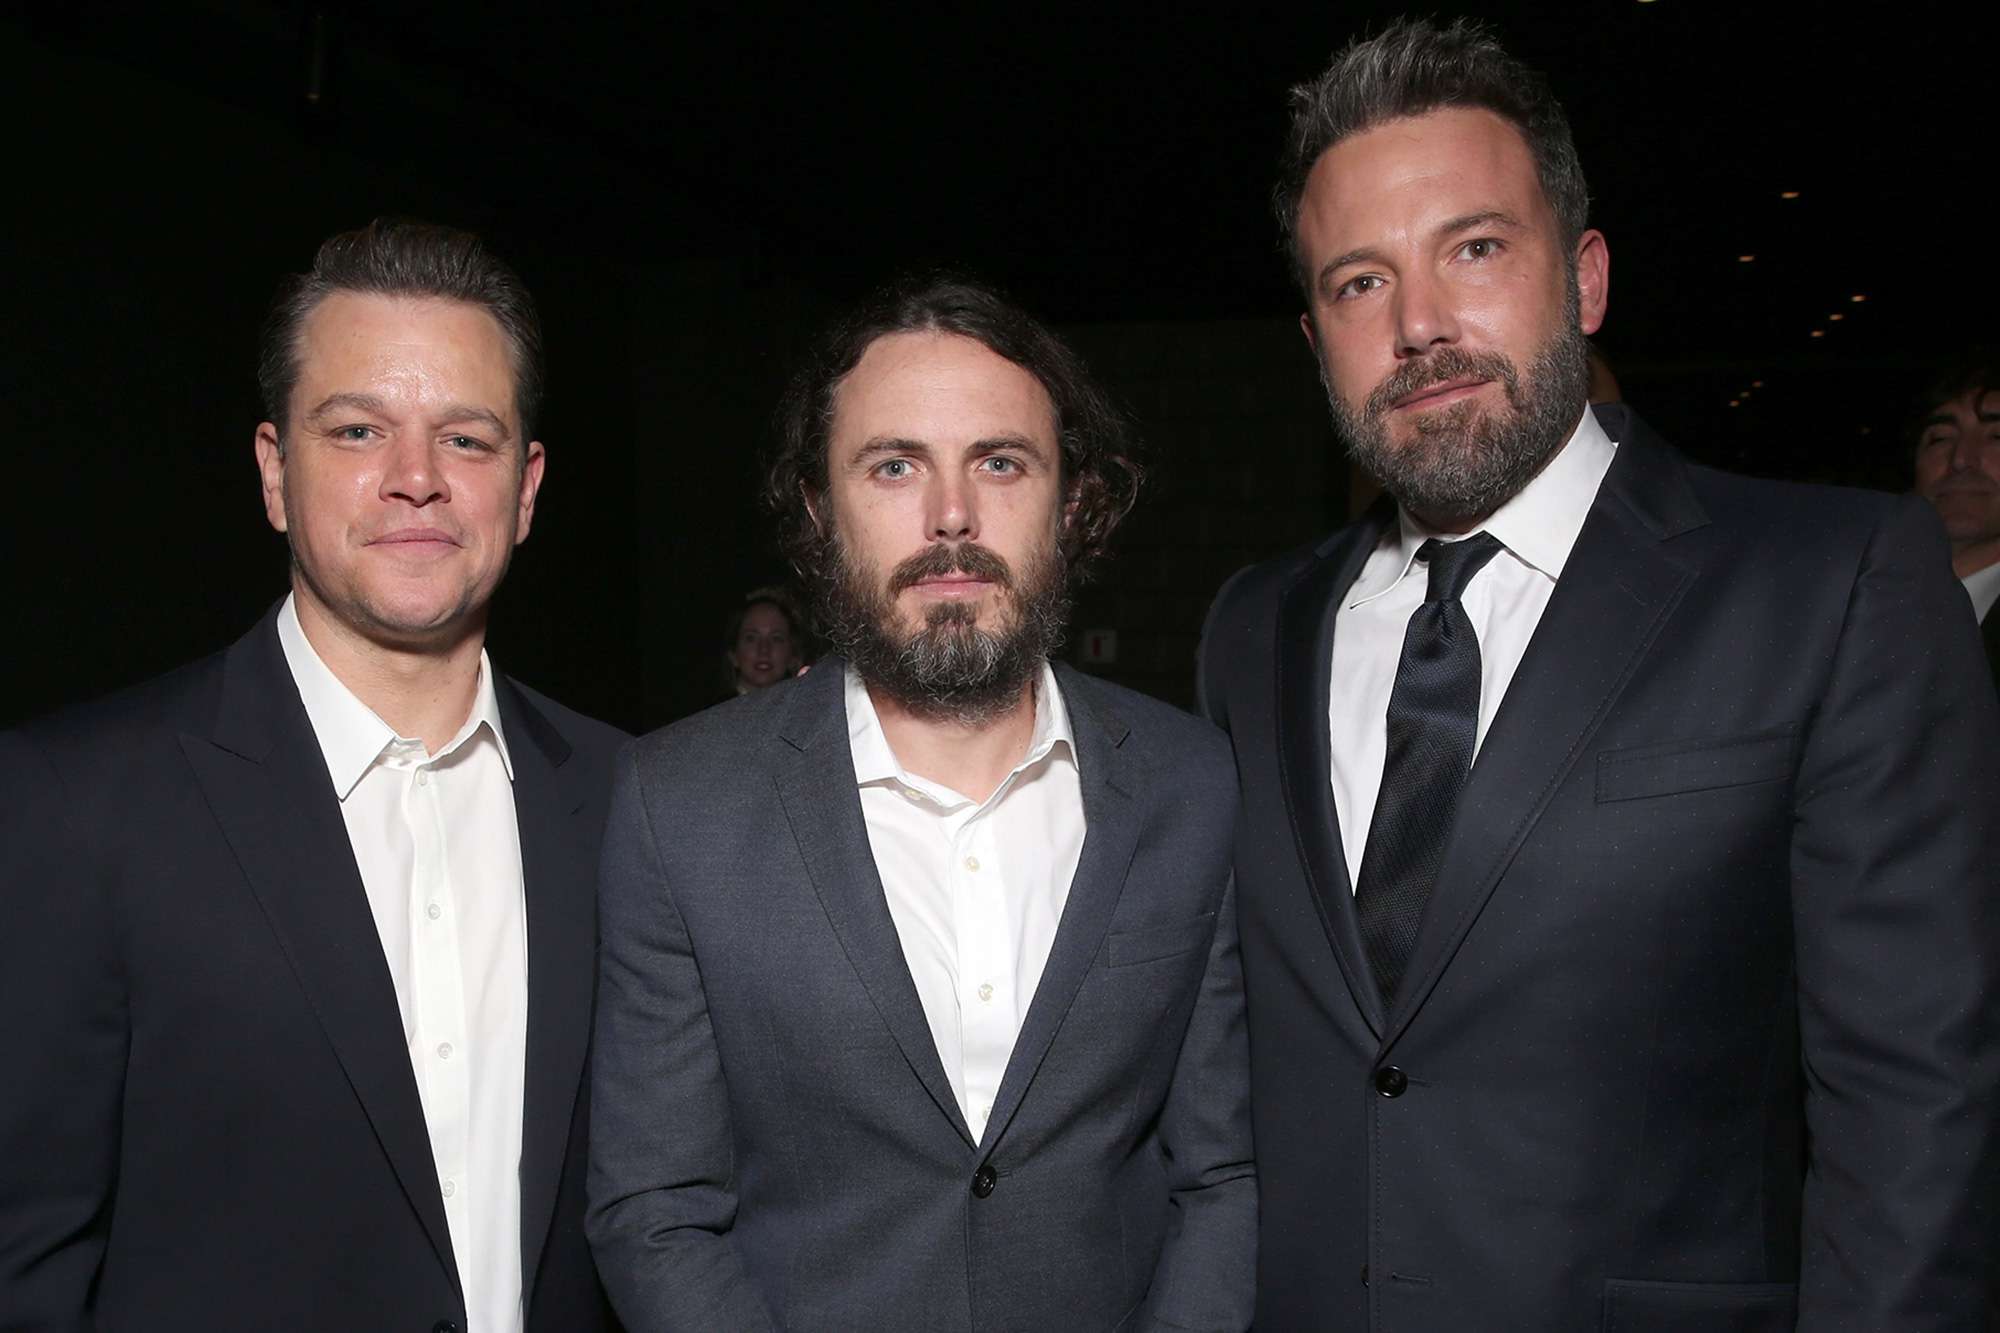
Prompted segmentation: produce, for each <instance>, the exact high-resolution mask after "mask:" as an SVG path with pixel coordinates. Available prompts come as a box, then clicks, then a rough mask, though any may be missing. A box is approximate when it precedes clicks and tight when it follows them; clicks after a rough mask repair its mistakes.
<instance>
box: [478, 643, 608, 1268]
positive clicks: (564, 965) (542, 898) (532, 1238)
mask: <svg viewBox="0 0 2000 1333" xmlns="http://www.w3.org/2000/svg"><path fill="white" fill-rule="evenodd" d="M494 694H495V697H496V698H497V699H498V701H499V704H500V724H501V725H502V726H503V727H505V728H506V729H507V738H508V753H509V755H510V756H511V757H512V759H513V760H514V822H515V826H516V827H517V828H518V829H519V831H520V837H521V887H522V891H523V893H524V894H525V896H526V899H527V918H528V1040H527V1057H526V1067H525V1069H524V1070H523V1080H522V1087H523V1090H524V1091H523V1097H522V1108H521V1290H522V1301H523V1304H524V1307H525V1306H527V1305H528V1304H529V1303H531V1302H532V1300H533V1297H534V1279H535V1272H536V1270H537V1269H538V1268H539V1267H540V1264H541V1257H542V1250H543V1247H544V1246H545V1245H546V1243H547V1241H548V1234H549V1224H550V1221H551V1219H552V1218H553V1217H554V1216H555V1203H556V1192H557V1190H558V1188H559V1187H560V1185H561V1182H562V1170H563V1159H564V1157H565V1156H566V1155H567V1154H568V1152H569V1139H570V1125H571V1120H572V1118H573V1117H574V1116H575V1114H576V1099H577V1092H578V1089H579V1088H580V1087H581V1086H582V1083H583V1061H584V1052H585V1050H586V1049H587V1048H588V1046H589V1043H590V1009H591V992H592V983H593V981H594V978H595V951H596V943H597V940H596V935H597V896H596V871H597V866H596V862H595V858H594V857H593V856H592V855H591V847H590V837H589V834H590V830H589V829H587V828H585V827H583V823H584V818H583V814H582V812H583V809H584V806H585V804H586V801H587V799H588V795H589V793H588V791H587V789H586V782H585V779H586V776H587V775H585V774H583V773H581V772H579V771H578V770H577V768H576V766H575V765H574V764H571V763H569V762H568V761H569V757H570V746H569V743H568V742H567V741H566V740H564V739H563V737H562V735H561V733H559V732H558V731H557V730H556V729H555V727H554V725H553V724H552V723H550V722H549V721H548V719H547V718H546V717H544V716H543V714H542V713H541V711H540V710H538V709H537V708H536V707H535V706H534V705H533V704H532V703H530V702H529V700H528V698H527V696H525V695H524V694H522V693H521V691H520V689H519V688H518V687H516V686H515V685H514V683H513V682H512V681H510V680H508V679H506V678H505V677H501V678H500V679H498V680H496V681H495V682H494ZM600 817H601V816H600Z"/></svg>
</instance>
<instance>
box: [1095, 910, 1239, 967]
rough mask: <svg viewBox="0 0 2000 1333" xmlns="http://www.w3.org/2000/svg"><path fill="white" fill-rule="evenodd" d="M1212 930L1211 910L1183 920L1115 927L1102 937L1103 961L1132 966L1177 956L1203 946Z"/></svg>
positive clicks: (1109, 965) (1108, 963) (1115, 964)
mask: <svg viewBox="0 0 2000 1333" xmlns="http://www.w3.org/2000/svg"><path fill="white" fill-rule="evenodd" d="M1214 934H1215V913H1213V912H1203V913H1202V914H1201V915H1200V916H1197V917H1190V918H1189V919H1188V920H1186V921H1170V922H1168V923H1167V924H1166V925H1164V926H1144V927H1141V928H1140V929H1138V930H1114V931H1112V932H1111V933H1110V934H1108V935H1106V936H1105V937H1104V965H1105V966H1106V967H1131V966H1133V965H1134V964H1137V963H1152V962H1157V961H1158V960H1160V959H1162V958H1178V957H1180V955H1182V954H1184V953H1187V952H1188V951H1189V950H1191V949H1200V948H1205V947H1206V946H1207V944H1208V942H1209V940H1210V938H1211V937H1213V936H1214Z"/></svg>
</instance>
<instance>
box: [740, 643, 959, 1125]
mask: <svg viewBox="0 0 2000 1333" xmlns="http://www.w3.org/2000/svg"><path fill="white" fill-rule="evenodd" d="M846 671H847V669H846V664H845V663H843V662H842V661H841V660H840V659H839V658H837V657H829V658H825V659H822V660H821V661H820V663H819V664H818V665H817V666H815V667H814V668H813V670H812V671H811V672H809V673H808V674H807V675H806V677H805V678H804V679H803V680H801V681H799V682H798V683H797V684H796V685H792V686H790V687H789V689H790V691H791V695H790V697H789V698H788V699H786V701H785V705H784V712H783V716H782V717H781V718H780V719H779V731H778V735H779V739H780V741H781V742H782V743H783V744H784V745H786V746H787V747H789V749H790V753H789V754H788V755H786V756H785V757H784V758H782V759H781V760H780V762H779V764H778V766H777V771H776V775H775V776H776V781H777V785H778V796H779V799H780V800H781V801H782V802H783V804H784V807H785V817H786V819H787V820H788V821H789V822H790V824H791V828H792V836H793V838H794V839H795V840H796V842H797V843H798V848H799V857H800V859H802V860H803V861H804V862H805V867H806V874H807V875H808V876H809V877H810V878H811V879H812V884H813V890H814V892H816V893H817V894H818V895H819V901H820V906H821V908H822V909H823V910H824V911H825V912H826V918H827V921H828V922H829V923H830V924H831V925H832V926H833V933H834V935H835V936H836V937H838V938H839V940H840V947H841V950H842V951H843V952H844V953H845V954H846V955H847V961H848V964H849V965H850V966H852V967H853V968H854V971H855V973H856V974H857V975H858V976H859V977H860V978H861V984H862V986H863V987H865V988H866V989H867V991H868V998H869V999H870V1000H871V1001H872V1002H873V1003H874V1005H875V1011H876V1012H877V1013H878V1014H880V1015H881V1017H882V1022H883V1023H884V1024H885V1025H886V1026H887V1027H888V1029H889V1031H890V1033H891V1034H892V1035H893V1036H894V1037H895V1039H896V1044H897V1045H898V1046H899V1047H901V1048H902V1052H903V1058H904V1060H906V1061H908V1063H909V1066H910V1071H911V1072H912V1073H914V1074H915V1075H916V1076H917V1081H918V1082H920V1083H921V1084H922V1085H923V1087H924V1090H925V1091H926V1092H928V1093H929V1094H930V1098H931V1100H932V1101H933V1102H935V1103H937V1107H938V1110H939V1111H941V1112H943V1114H944V1116H945V1118H946V1119H948V1120H950V1121H951V1124H952V1128H954V1129H956V1130H957V1131H958V1134H959V1137H961V1138H963V1139H964V1140H965V1142H966V1145H967V1146H968V1147H970V1146H972V1132H971V1130H969V1129H968V1128H967V1127H966V1123H965V1117H964V1115H962V1114H961V1113H960V1111H959V1109H958V1099H957V1098H956V1097H954V1096H953V1095H952V1091H951V1081H950V1080H949V1079H947V1078H946V1077H945V1073H944V1063H943V1062H942V1061H941V1060H940V1059H939V1058H938V1053H937V1043H936V1042H935V1041H933V1040H932V1038H931V1028H930V1023H929V1021H928V1020H927V1019H926V1018H925V1017H924V1006H923V1001H921V1000H920V999H918V998H917V985H916V982H915V981H913V980H912V979H911V977H910V965H909V963H908V962H906V961H905V960H904V958H903V942H902V940H901V938H900V937H899V936H898V935H897V934H896V923H895V920H894V919H893V918H892V917H890V915H889V900H888V898H887V896H886V895H885V894H884V893H883V891H882V881H881V878H880V876H878V875H877V874H876V872H875V855H874V852H873V851H872V849H871V848H870V847H869V845H868V827H867V825H866V824H865V823H863V822H862V817H861V794H860V791H859V790H858V789H857V788H856V786H855V779H854V756H853V753H852V751H851V750H849V748H848V743H847V707H846V700H845V698H844V690H845V679H846Z"/></svg>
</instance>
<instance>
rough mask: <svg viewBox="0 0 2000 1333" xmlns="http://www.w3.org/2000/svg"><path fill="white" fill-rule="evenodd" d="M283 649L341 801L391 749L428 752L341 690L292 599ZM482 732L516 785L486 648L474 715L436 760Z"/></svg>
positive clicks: (282, 628)
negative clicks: (399, 747)
mask: <svg viewBox="0 0 2000 1333" xmlns="http://www.w3.org/2000/svg"><path fill="white" fill-rule="evenodd" d="M278 646H279V647H280V648H282V649H283V650H284V653H285V665H286V666H288V667H290V668H291V672H292V681H293V683H294V684H296V685H297V686H298V689H299V700H300V702H302V703H303V704H304V705H305V708H306V719H307V720H308V721H309V722H311V723H312V729H313V735H314V737H315V738H317V739H318V741H319V752H320V756H321V757H322V758H323V759H325V760H326V771H327V776H328V777H330V778H332V779H333V790H334V793H335V794H336V795H337V796H339V798H340V799H341V800H343V801H345V800H346V799H347V798H348V795H349V794H350V793H351V792H353V790H354V787H355V784H357V783H359V782H360V781H361V779H362V778H363V777H364V776H365V775H366V774H367V772H368V770H369V769H370V768H371V767H372V766H373V765H374V764H375V761H376V760H378V759H380V758H381V757H382V755H383V753H384V752H385V751H387V750H388V749H389V748H390V747H391V746H394V745H396V744H397V743H398V742H401V743H402V744H403V745H406V746H407V745H414V746H416V751H415V752H416V753H419V754H421V753H422V752H423V743H422V742H421V741H413V740H410V739H408V738H407V737H402V736H398V735H397V734H396V729H395V728H394V727H392V726H390V725H389V724H388V723H387V722H384V721H383V720H382V719H381V717H380V716H379V715H378V714H377V713H376V712H375V710H374V709H372V708H370V707H369V706H368V705H367V704H364V703H362V702H361V700H359V699H357V698H355V696H354V692H353V691H352V690H350V689H348V688H347V686H345V685H343V684H341V682H340V678H339V677H338V676H336V675H334V674H333V669H332V668H331V667H329V666H327V664H326V663H325V662H324V661H322V660H321V658H320V655H319V652H318V651H317V650H316V649H315V648H314V647H313V646H312V642H311V641H310V640H309V639H307V638H306V633H305V630H304V628H303V627H302V626H300V624H299V613H298V608H297V607H296V606H294V605H293V599H292V597H291V595H287V596H286V598H285V604H284V605H283V606H282V607H280V608H279V609H278ZM481 727H484V728H486V730H487V731H488V732H490V733H491V734H492V736H493V743H494V746H495V748H496V749H498V750H499V751H500V762H501V764H502V765H503V766H504V767H505V768H506V770H507V780H508V781H509V782H511V781H513V779H514V760H513V758H512V756H510V755H509V754H508V753H507V733H506V732H505V731H504V730H503V729H502V728H501V726H500V705H499V699H498V698H497V697H496V696H495V694H494V692H493V672H492V669H491V666H490V664H489V663H488V662H487V660H486V650H485V649H483V648H482V649H481V650H480V652H479V685H478V687H477V689H476V690H475V691H474V693H473V696H472V711H471V712H469V713H467V714H466V717H465V722H464V724H463V725H462V726H460V727H459V729H458V734H457V735H456V736H453V737H452V739H451V743H450V744H448V745H446V746H445V747H444V748H443V749H441V750H439V751H438V752H437V753H436V754H435V755H432V756H430V758H431V759H433V760H436V759H442V758H444V757H445V756H446V755H448V754H450V753H452V752H453V751H455V750H457V749H458V748H459V747H460V746H462V745H464V744H466V743H467V742H468V741H470V740H471V739H472V737H473V736H475V735H476V734H477V733H478V731H479V729H480V728H481Z"/></svg>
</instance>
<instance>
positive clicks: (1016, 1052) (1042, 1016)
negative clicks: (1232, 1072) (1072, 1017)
mask: <svg viewBox="0 0 2000 1333" xmlns="http://www.w3.org/2000/svg"><path fill="white" fill-rule="evenodd" d="M1056 675H1057V681H1058V688H1060V689H1061V690H1062V692H1063V702H1064V705H1065V706H1066V707H1067V708H1068V710H1069V715H1070V730H1071V732H1072V734H1073V735H1074V736H1075V738H1076V748H1077V756H1076V758H1077V771H1078V773H1079V775H1080V776H1081V778H1082V784H1081V785H1082V788H1083V827H1084V835H1083V851H1082V854H1081V855H1080V856H1079V857H1078V858H1077V864H1076V874H1075V876H1074V877H1073V878H1072V879H1071V880H1070V887H1069V897H1068V899H1067V900H1066V901H1065V902H1064V904H1063V912H1062V920H1061V921H1059V922H1058V923H1057V925H1056V937H1055V941H1054V942H1053V943H1052V944H1051V945H1050V946H1049V957H1048V961H1047V962H1046V963H1044V964H1043V966H1042V977H1041V980H1040V982H1038V983H1037V984H1036V986H1035V995H1034V998H1033V999H1032V1000H1030V1001H1029V1002H1028V1013H1027V1016H1026V1017H1025V1018H1024V1019H1023V1020H1022V1022H1021V1030H1020V1033H1019V1034H1018V1035H1017V1036H1016V1037H1015V1038H1014V1049H1013V1051H1012V1052H1011V1053H1010V1054H1009V1055H1008V1057H1007V1069H1006V1072H1005V1073H1004V1074H1002V1076H1001V1078H1000V1090H999V1092H998V1094H997V1095H996V1096H995V1097H994V1100H993V1114H992V1115H991V1116H989V1117H988V1118H987V1122H986V1136H985V1140H984V1142H983V1144H982V1147H984V1148H988V1149H990V1148H991V1146H992V1145H993V1144H994V1143H997V1142H999V1139H1000V1136H1001V1134H1002V1133H1004V1132H1005V1131H1006V1128H1007V1124H1008V1122H1009V1121H1010V1120H1012V1119H1013V1118H1014V1113H1015V1111H1017V1110H1019V1109H1020V1106H1021V1099H1022V1097H1024V1096H1025V1095H1026V1094H1027V1091H1028V1085H1029V1084H1030V1083H1032V1082H1033V1081H1034V1078H1035V1071H1036V1070H1038V1069H1040V1068H1041V1064H1042V1059H1043V1057H1045V1056H1046V1055H1047V1054H1048V1052H1049V1044H1050V1043H1051V1042H1053V1041H1054V1040H1055V1035H1056V1031H1057V1030H1058V1029H1059V1028H1061V1027H1062V1022H1063V1018H1064V1017H1065V1016H1066V1015H1067V1014H1068V1013H1069V1009H1070V1005H1071V1003H1072V1002H1073V1001H1074V1000H1075V999H1076V992H1077V988H1078V987H1080V986H1081V985H1082V984H1083V979H1084V978H1085V977H1086V976H1087V975H1089V972H1090V967H1091V964H1092V962H1094V961H1095V960H1096V958H1097V952H1098V950H1099V949H1100V948H1101V947H1103V944H1104V934H1105V931H1106V930H1107V929H1108V928H1109V926H1110V924H1111V913H1112V910H1113V909H1114V908H1116V907H1117V906H1118V899H1119V896H1120V895H1121V894H1122V893H1123V892H1124V891H1125V872H1126V871H1127V870H1128V869H1129V868H1130V867H1131V864H1132V855H1133V853H1134V851H1135V850H1136V849H1137V848H1138V844H1139V803H1138V801H1137V800H1135V799H1134V798H1135V796H1136V795H1137V791H1136V783H1137V781H1138V777H1139V775H1138V774H1137V773H1136V772H1135V771H1134V765H1133V763H1132V761H1131V760H1130V758H1129V757H1128V756H1127V755H1126V754H1125V752H1124V750H1123V748H1122V747H1123V745H1124V743H1125V738H1126V736H1127V735H1129V734H1130V729H1129V728H1127V727H1126V725H1125V724H1124V723H1123V722H1122V721H1120V720H1119V719H1118V718H1116V717H1114V716H1112V715H1111V714H1110V713H1109V712H1108V711H1106V710H1104V709H1103V708H1102V707H1100V706H1099V701H1098V700H1096V699H1093V698H1092V697H1091V693H1090V690H1089V683H1088V680H1087V679H1086V678H1085V677H1083V676H1080V675H1079V674H1078V673H1076V672H1074V671H1071V670H1070V669H1069V668H1067V667H1058V668H1057V671H1056Z"/></svg>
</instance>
